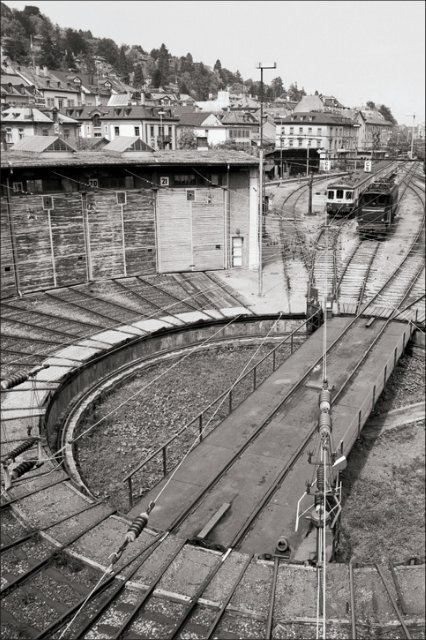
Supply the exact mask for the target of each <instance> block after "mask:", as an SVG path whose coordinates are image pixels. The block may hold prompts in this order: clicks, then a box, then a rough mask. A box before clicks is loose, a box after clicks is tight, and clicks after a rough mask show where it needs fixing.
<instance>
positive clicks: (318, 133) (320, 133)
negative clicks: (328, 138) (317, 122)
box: [317, 127, 322, 136]
mask: <svg viewBox="0 0 426 640" xmlns="http://www.w3.org/2000/svg"><path fill="white" fill-rule="evenodd" d="M317 136H322V128H321V127H318V129H317Z"/></svg>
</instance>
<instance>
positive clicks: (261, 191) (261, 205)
mask: <svg viewBox="0 0 426 640" xmlns="http://www.w3.org/2000/svg"><path fill="white" fill-rule="evenodd" d="M276 68H277V63H276V62H274V64H273V65H264V64H262V63H261V62H259V65H258V67H257V69H260V148H259V296H261V295H262V288H263V280H262V279H263V274H262V225H263V201H264V193H263V192H264V181H263V70H264V69H276Z"/></svg>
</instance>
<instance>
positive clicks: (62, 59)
mask: <svg viewBox="0 0 426 640" xmlns="http://www.w3.org/2000/svg"><path fill="white" fill-rule="evenodd" d="M1 38H2V43H3V52H4V54H5V55H6V56H8V57H9V58H10V59H11V60H12V61H14V62H16V63H20V64H23V65H40V66H43V65H45V66H46V67H48V68H49V69H51V70H52V71H55V70H61V71H68V70H71V71H80V72H85V73H89V74H92V73H95V71H96V65H95V60H96V59H97V58H99V57H100V58H101V59H104V60H105V62H106V64H107V65H109V68H110V72H113V73H115V74H116V75H117V76H118V77H119V78H120V79H121V80H122V81H123V82H125V83H128V84H131V85H132V86H133V87H135V88H136V89H139V88H141V87H143V86H144V84H145V83H146V81H147V79H149V81H150V87H152V88H157V87H163V88H165V87H167V86H170V85H171V86H173V87H174V88H177V90H178V91H179V92H180V93H183V94H189V95H191V96H192V97H193V98H194V99H195V100H207V99H208V98H209V94H216V93H217V91H220V90H221V89H225V88H227V87H231V89H232V90H233V91H235V92H244V93H247V94H249V95H252V96H255V97H258V96H259V95H260V81H254V80H252V79H251V78H250V79H247V80H244V79H243V77H242V76H241V74H240V72H239V71H238V70H237V71H235V72H233V71H230V70H229V69H226V68H225V67H223V66H222V64H221V61H220V60H219V59H217V60H216V62H215V64H214V66H213V68H211V67H209V66H208V65H206V64H204V63H203V62H195V61H194V60H193V57H192V55H191V53H187V54H186V55H185V56H180V57H178V56H173V55H172V54H171V53H170V52H169V50H168V49H167V46H166V45H165V44H164V43H162V44H161V45H160V47H159V48H158V49H152V51H149V52H148V51H145V50H144V48H143V47H142V45H140V44H134V45H122V46H118V45H117V44H116V43H115V42H114V40H112V39H111V38H95V37H93V35H92V32H91V31H90V30H88V31H82V30H80V29H79V30H75V29H70V28H62V27H60V26H58V25H57V24H53V23H52V21H51V20H50V19H49V18H48V17H47V16H46V15H44V14H42V13H41V12H40V10H39V8H38V7H35V6H31V5H28V6H26V7H25V8H24V9H23V10H22V11H19V10H18V9H10V8H9V7H8V6H7V5H6V4H5V3H4V2H1ZM303 95H305V90H304V89H303V88H302V89H299V88H298V86H297V82H293V83H291V84H290V85H289V86H288V87H287V89H286V88H285V87H284V85H283V82H282V79H281V78H280V77H277V78H274V79H273V80H272V82H271V83H270V84H265V85H264V96H265V99H266V100H274V99H275V98H279V97H288V98H289V99H290V100H295V101H299V100H300V99H301V97H302V96H303Z"/></svg>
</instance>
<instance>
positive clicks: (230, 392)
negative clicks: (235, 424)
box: [123, 318, 311, 508]
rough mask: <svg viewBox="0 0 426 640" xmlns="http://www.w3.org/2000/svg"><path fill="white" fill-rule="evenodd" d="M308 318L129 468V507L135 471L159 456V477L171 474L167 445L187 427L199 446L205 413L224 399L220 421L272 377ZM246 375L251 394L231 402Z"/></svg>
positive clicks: (292, 347) (132, 502)
mask: <svg viewBox="0 0 426 640" xmlns="http://www.w3.org/2000/svg"><path fill="white" fill-rule="evenodd" d="M310 320H311V318H308V319H307V320H305V322H303V324H301V325H300V327H297V329H295V330H294V331H292V333H290V334H289V335H288V336H286V337H285V338H284V339H283V340H281V342H279V343H278V344H277V345H276V346H275V347H274V348H273V349H272V350H271V351H269V353H267V354H266V355H265V356H263V358H262V359H261V360H259V362H257V363H256V364H255V365H254V366H253V367H252V368H251V369H249V370H248V371H247V372H246V373H245V374H244V375H243V376H242V377H241V378H240V379H239V380H238V381H237V383H236V384H234V386H232V387H231V389H227V390H226V391H224V392H223V393H221V394H220V395H219V396H217V397H216V398H215V399H214V400H213V401H212V402H211V403H210V404H209V405H208V406H207V407H205V408H204V409H203V410H202V411H201V412H200V413H198V414H197V415H196V416H195V417H194V418H193V419H192V420H191V421H190V422H188V423H186V424H185V425H184V426H183V427H181V428H180V429H179V431H177V432H176V433H175V434H174V435H173V436H172V437H171V438H169V439H168V440H167V442H165V443H164V444H162V445H161V446H160V447H158V448H157V449H156V450H155V451H154V452H153V453H151V454H150V455H149V456H148V457H147V458H145V459H144V460H143V461H142V462H140V463H138V464H137V466H136V467H135V468H134V469H132V470H131V471H130V472H129V473H128V474H127V475H126V476H125V477H124V478H123V482H127V484H128V495H129V504H130V508H132V507H133V505H134V500H133V498H134V495H133V476H134V475H135V474H136V473H138V472H139V471H141V470H142V469H144V467H146V466H147V465H148V464H149V463H150V462H152V461H154V460H155V458H157V457H159V456H160V455H161V464H162V477H163V478H164V477H165V476H166V475H167V473H168V472H169V471H171V469H172V468H173V467H174V466H175V464H177V462H175V464H173V466H170V465H168V457H167V454H168V448H169V447H170V445H172V444H173V443H174V442H175V441H176V440H177V439H178V438H180V437H181V436H182V435H183V434H185V433H187V432H190V431H191V427H195V428H196V430H197V431H198V444H200V443H201V441H202V440H203V430H204V428H205V427H204V425H205V417H206V414H207V413H208V412H209V411H211V410H212V409H213V407H215V406H216V405H218V408H220V406H221V404H220V403H221V402H223V401H224V399H225V398H226V397H227V396H228V402H227V414H226V415H225V416H224V417H223V418H222V420H224V419H225V418H226V417H228V416H229V415H230V414H231V413H232V412H233V411H234V410H235V409H236V408H237V407H238V406H239V405H240V404H241V403H242V402H243V401H244V400H246V399H247V398H248V397H249V396H250V395H251V394H252V393H254V391H256V389H257V387H258V386H259V384H261V382H263V381H264V380H265V379H266V378H267V377H269V376H270V375H272V374H273V373H274V372H275V370H276V368H277V352H278V350H279V349H280V347H282V346H283V345H284V344H285V343H287V342H290V353H291V354H292V353H293V350H294V346H295V344H297V345H299V344H302V341H297V342H295V340H294V337H295V335H296V334H297V333H298V332H299V331H300V330H301V329H303V328H304V327H306V326H307V325H308V323H309V322H310ZM269 358H270V359H271V361H272V363H271V364H272V371H271V372H270V373H269V374H267V375H266V376H265V377H264V378H263V380H262V381H261V382H259V376H258V371H259V367H260V366H261V365H262V364H263V363H264V362H266V361H267V360H268V359H269ZM249 376H252V379H253V381H252V389H251V391H249V392H248V394H247V395H245V396H244V397H243V398H240V399H239V401H238V403H236V402H235V391H236V389H237V386H240V388H241V383H242V382H243V381H245V380H247V379H248V378H249ZM220 422H221V420H219V421H218V422H217V424H215V425H214V426H212V428H211V430H210V431H209V433H211V431H213V429H214V428H215V427H216V426H218V424H219V423H220Z"/></svg>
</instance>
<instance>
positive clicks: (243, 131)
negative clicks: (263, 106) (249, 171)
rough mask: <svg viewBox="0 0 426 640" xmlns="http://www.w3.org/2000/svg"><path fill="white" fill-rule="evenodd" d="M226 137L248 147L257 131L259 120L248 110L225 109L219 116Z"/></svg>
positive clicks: (254, 139)
mask: <svg viewBox="0 0 426 640" xmlns="http://www.w3.org/2000/svg"><path fill="white" fill-rule="evenodd" d="M221 122H222V125H224V126H225V127H226V130H227V138H228V139H230V140H233V141H234V142H236V143H237V144H240V145H242V146H244V147H250V146H251V144H252V141H256V139H257V134H258V133H259V120H258V118H257V117H256V116H255V115H254V114H253V113H250V112H249V111H227V112H225V113H224V114H223V116H222V117H221Z"/></svg>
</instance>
